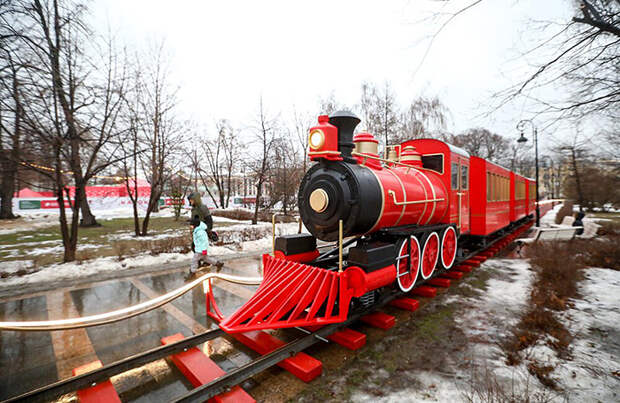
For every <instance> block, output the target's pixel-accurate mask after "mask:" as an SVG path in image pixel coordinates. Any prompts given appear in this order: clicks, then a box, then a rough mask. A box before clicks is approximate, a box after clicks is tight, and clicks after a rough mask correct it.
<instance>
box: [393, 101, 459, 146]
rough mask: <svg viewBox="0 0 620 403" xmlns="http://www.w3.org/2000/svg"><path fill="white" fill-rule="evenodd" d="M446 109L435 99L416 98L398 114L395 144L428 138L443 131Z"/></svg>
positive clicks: (445, 122)
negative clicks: (431, 133)
mask: <svg viewBox="0 0 620 403" xmlns="http://www.w3.org/2000/svg"><path fill="white" fill-rule="evenodd" d="M448 115H449V110H448V108H447V107H446V106H445V105H444V104H443V103H442V102H441V101H440V100H439V98H437V97H423V96H420V97H417V98H415V99H414V100H413V101H412V102H411V104H410V105H409V107H408V108H407V109H405V111H404V112H402V113H401V114H400V122H399V123H400V127H399V130H398V136H397V139H396V142H403V141H405V140H410V139H417V138H421V137H427V136H429V133H430V132H432V131H439V130H443V129H445V127H446V124H447V123H448Z"/></svg>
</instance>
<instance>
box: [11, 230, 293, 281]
mask: <svg viewBox="0 0 620 403" xmlns="http://www.w3.org/2000/svg"><path fill="white" fill-rule="evenodd" d="M298 228H299V226H298V224H297V223H288V224H278V225H277V227H276V236H278V235H284V234H293V233H296V232H297V230H298ZM248 230H252V231H258V234H259V235H261V237H260V239H257V240H254V241H245V242H239V243H237V244H233V245H230V247H226V246H211V247H209V255H210V256H212V257H214V258H217V257H218V256H226V255H233V254H237V253H240V252H259V251H269V250H270V249H271V247H272V236H271V224H262V223H261V224H259V225H256V226H252V225H250V224H239V225H233V226H229V227H226V231H230V232H231V234H233V233H238V232H241V231H248ZM152 239H153V238H152ZM102 246H103V245H94V244H83V245H79V246H78V250H81V249H88V248H99V247H102ZM62 251H63V249H62V245H58V246H54V247H50V248H41V249H37V250H36V252H29V255H36V254H41V253H50V252H57V253H62ZM191 256H192V254H191V253H185V254H184V253H162V254H160V255H157V256H151V255H148V254H143V255H139V256H135V257H131V258H125V259H123V260H122V261H118V258H117V257H103V258H97V259H93V260H89V261H83V262H82V263H77V262H72V263H63V264H53V265H48V266H44V267H42V268H36V269H37V270H38V271H36V272H33V273H30V274H26V275H22V276H12V277H9V278H0V287H5V286H14V285H32V284H37V283H47V282H55V281H60V280H63V279H71V280H75V279H76V278H80V277H91V276H96V275H97V274H98V273H103V272H109V271H120V270H126V269H133V268H137V267H146V266H155V265H161V266H162V269H165V265H166V264H169V263H177V262H187V265H188V267H189V264H190V261H191ZM20 269H27V270H29V271H31V270H35V268H34V267H33V261H32V260H20V261H14V262H2V267H1V268H0V272H4V273H8V274H12V273H15V272H17V271H18V270H20Z"/></svg>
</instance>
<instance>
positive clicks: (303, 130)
mask: <svg viewBox="0 0 620 403" xmlns="http://www.w3.org/2000/svg"><path fill="white" fill-rule="evenodd" d="M316 116H318V114H317V115H316ZM316 116H315V117H314V118H310V117H309V116H308V115H302V114H300V113H298V112H297V110H296V109H295V110H293V131H294V132H295V138H296V139H297V146H298V147H299V149H300V150H301V155H302V169H303V172H306V170H307V166H308V140H309V137H308V136H309V133H310V128H311V127H312V126H313V124H314V122H316V120H315V119H316ZM294 148H296V147H294Z"/></svg>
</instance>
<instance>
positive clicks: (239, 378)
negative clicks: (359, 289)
mask: <svg viewBox="0 0 620 403" xmlns="http://www.w3.org/2000/svg"><path fill="white" fill-rule="evenodd" d="M400 295H402V293H400V292H395V293H391V294H389V295H387V296H385V297H383V298H382V299H381V301H380V302H379V303H378V304H376V305H373V306H372V308H370V309H367V310H365V311H362V312H358V313H356V314H354V315H352V316H351V317H350V318H348V319H347V320H346V321H344V322H341V323H334V324H332V325H328V326H325V327H323V328H321V329H319V330H317V331H315V332H313V333H310V334H308V335H306V336H302V337H300V338H299V339H297V340H294V341H292V342H290V343H287V344H285V345H283V346H281V347H280V348H278V349H277V350H274V351H272V352H271V353H268V354H265V355H263V356H261V357H259V358H257V359H256V360H254V361H251V362H249V363H247V364H245V365H244V366H242V367H239V368H236V369H233V370H231V371H230V372H227V373H226V374H225V375H222V376H221V377H219V378H217V379H214V380H213V381H211V382H209V383H205V384H204V385H201V386H198V387H197V388H195V389H192V390H191V391H189V392H187V393H186V394H185V395H183V396H181V397H179V398H177V399H175V400H172V402H175V403H187V402H204V401H207V400H208V399H210V398H212V397H214V396H217V395H219V394H221V393H224V392H227V391H228V390H230V388H232V387H234V386H236V385H239V384H240V383H242V382H243V381H245V380H247V379H249V378H250V377H252V376H254V375H256V374H258V373H260V372H262V371H264V370H266V369H268V368H271V367H273V366H274V365H276V364H278V363H279V362H280V361H282V360H283V359H286V358H288V357H292V356H294V355H295V354H297V353H299V352H301V351H303V350H305V349H307V348H308V347H310V346H312V345H314V344H317V343H319V342H324V341H325V339H326V337H328V336H329V335H330V334H332V333H334V332H335V331H337V330H338V329H340V328H342V327H345V326H348V325H350V324H351V323H353V322H356V321H358V320H359V319H360V318H361V317H362V316H364V315H368V314H369V313H372V312H373V311H375V310H377V309H379V308H381V307H382V306H384V305H386V304H387V303H388V302H390V301H392V300H393V299H395V298H397V297H399V296H400Z"/></svg>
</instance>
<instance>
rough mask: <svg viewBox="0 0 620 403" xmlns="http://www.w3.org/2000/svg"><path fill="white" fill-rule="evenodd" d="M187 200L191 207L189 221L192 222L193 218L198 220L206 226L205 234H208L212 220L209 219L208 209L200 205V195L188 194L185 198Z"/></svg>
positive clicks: (195, 193)
mask: <svg viewBox="0 0 620 403" xmlns="http://www.w3.org/2000/svg"><path fill="white" fill-rule="evenodd" d="M187 200H188V201H189V204H190V206H192V211H191V213H190V218H189V219H190V220H193V219H194V218H198V219H199V220H200V221H202V222H204V223H205V225H206V226H207V232H210V231H211V230H212V229H213V218H212V217H211V212H210V211H209V207H207V206H206V205H204V204H203V203H202V199H201V197H200V193H198V192H192V193H190V195H189V196H187Z"/></svg>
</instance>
